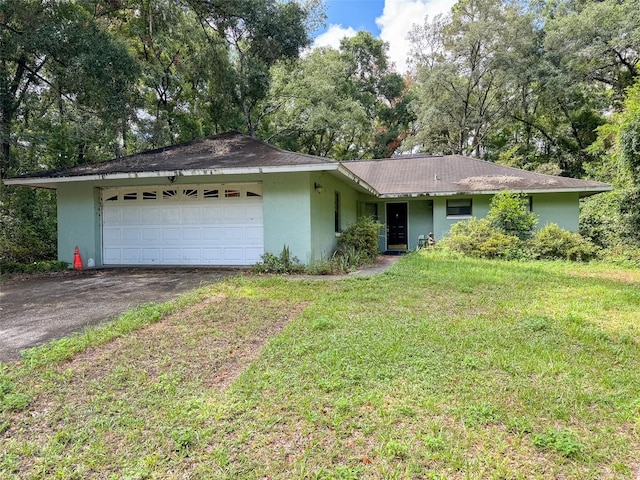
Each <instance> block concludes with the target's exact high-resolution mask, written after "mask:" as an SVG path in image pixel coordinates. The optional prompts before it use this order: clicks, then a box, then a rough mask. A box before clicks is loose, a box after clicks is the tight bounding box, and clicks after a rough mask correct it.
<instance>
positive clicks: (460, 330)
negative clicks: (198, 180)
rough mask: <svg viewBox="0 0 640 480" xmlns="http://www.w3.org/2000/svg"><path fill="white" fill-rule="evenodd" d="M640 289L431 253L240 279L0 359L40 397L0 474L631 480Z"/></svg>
mask: <svg viewBox="0 0 640 480" xmlns="http://www.w3.org/2000/svg"><path fill="white" fill-rule="evenodd" d="M623 273H624V272H623ZM635 278H636V276H635V274H627V273H624V274H621V273H619V272H618V271H616V270H613V269H610V270H607V269H605V268H604V267H603V266H602V265H595V266H594V267H593V269H591V267H589V266H580V267H579V268H578V269H577V268H576V266H575V265H573V264H568V263H563V262H557V263H526V262H521V263H518V262H512V263H510V262H498V261H483V260H472V259H454V258H447V257H444V256H442V255H440V254H438V253H430V252H423V253H420V254H412V255H409V256H407V257H405V258H403V259H402V260H401V261H400V262H399V263H397V264H396V265H395V266H394V267H393V268H392V269H390V270H389V271H387V272H386V273H385V274H382V275H379V276H376V277H371V278H353V279H347V280H342V281H339V282H329V281H322V282H308V281H302V280H287V279H283V278H234V279H230V280H227V281H225V282H223V283H220V284H217V285H214V286H211V287H207V288H205V289H202V290H199V291H198V292H196V293H193V294H191V296H190V297H184V298H183V299H181V300H180V301H179V303H177V304H174V305H173V306H166V307H163V308H167V310H166V311H162V312H159V313H157V317H156V316H155V315H156V313H153V312H155V311H156V310H153V309H152V310H151V311H150V312H149V313H148V316H149V317H150V318H152V319H155V320H158V321H157V323H153V324H151V322H146V323H145V322H144V321H140V322H139V323H136V322H132V325H131V326H130V327H126V328H125V327H120V328H116V327H115V326H112V327H107V330H106V331H104V332H102V331H96V332H94V333H92V334H91V335H93V337H92V339H91V340H89V339H84V340H83V339H79V338H75V337H74V338H75V340H74V339H73V338H72V340H69V341H68V342H69V344H63V345H61V346H58V347H55V346H48V347H43V349H42V350H38V351H34V352H31V353H29V354H27V355H26V356H25V361H24V363H23V364H21V365H5V366H0V395H1V396H2V399H3V401H4V399H5V398H7V396H10V395H18V394H22V395H25V396H26V397H27V398H28V402H27V404H26V405H18V408H3V409H2V413H0V451H2V452H3V453H2V457H0V477H2V478H125V477H126V478H219V479H223V478H224V479H232V478H233V479H236V478H256V479H257V478H266V477H269V478H282V479H285V478H286V479H289V478H317V479H320V478H327V479H328V478H331V479H335V478H406V479H409V478H433V479H435V478H439V479H444V478H496V479H497V478H576V479H577V478H580V479H601V478H623V479H624V478H628V479H635V478H636V477H637V475H638V468H639V465H638V460H637V458H638V453H639V451H640V434H639V433H638V432H639V431H640V428H639V427H640V402H639V401H638V398H640V376H639V375H638V373H637V372H638V371H640V355H639V354H640V348H639V340H640V332H639V331H638V328H639V325H638V306H639V305H640V297H638V288H637V287H638V284H637V282H636V280H635ZM142 316H143V317H145V318H146V317H147V314H143V315H142ZM133 323H136V325H133ZM141 327H142V328H141ZM109 328H111V330H108V329H109ZM109 332H110V333H109ZM75 342H78V343H75ZM263 346H264V348H263ZM63 347H64V348H63ZM57 349H60V351H62V353H60V351H59V350H57ZM11 401H13V400H11ZM18 403H20V402H18Z"/></svg>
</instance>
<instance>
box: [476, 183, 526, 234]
mask: <svg viewBox="0 0 640 480" xmlns="http://www.w3.org/2000/svg"><path fill="white" fill-rule="evenodd" d="M486 218H487V220H488V221H489V223H491V225H492V226H493V227H495V228H498V229H499V230H501V231H502V232H504V233H505V234H507V235H512V236H516V237H518V238H519V239H520V240H525V239H526V238H528V237H529V236H530V235H531V232H532V231H533V229H534V228H535V226H536V225H537V223H538V220H537V219H536V216H535V215H534V214H533V213H531V212H530V211H529V208H528V198H527V196H526V195H523V194H518V193H514V192H510V191H508V190H505V191H503V192H500V193H497V194H496V195H494V196H493V198H492V199H491V206H490V209H489V213H488V214H487V217H486Z"/></svg>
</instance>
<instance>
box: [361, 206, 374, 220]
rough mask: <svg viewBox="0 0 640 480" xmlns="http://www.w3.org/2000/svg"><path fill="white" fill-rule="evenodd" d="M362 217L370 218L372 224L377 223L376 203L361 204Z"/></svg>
mask: <svg viewBox="0 0 640 480" xmlns="http://www.w3.org/2000/svg"><path fill="white" fill-rule="evenodd" d="M362 216H363V217H366V218H370V219H371V220H373V221H374V222H377V221H378V204H377V203H363V204H362Z"/></svg>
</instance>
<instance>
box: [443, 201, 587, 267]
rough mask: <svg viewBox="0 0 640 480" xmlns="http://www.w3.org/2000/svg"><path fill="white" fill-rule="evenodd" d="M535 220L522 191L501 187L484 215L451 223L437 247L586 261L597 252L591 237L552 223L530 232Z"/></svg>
mask: <svg viewBox="0 0 640 480" xmlns="http://www.w3.org/2000/svg"><path fill="white" fill-rule="evenodd" d="M537 222H538V221H537V219H536V217H535V216H534V215H533V214H532V213H531V212H529V211H528V208H527V204H526V201H525V198H524V197H523V196H522V195H519V194H515V193H512V192H509V191H504V192H502V193H499V194H497V195H495V196H494V198H493V199H492V201H491V208H490V210H489V213H488V214H487V217H486V218H483V219H477V218H472V219H470V220H466V221H464V222H458V223H456V224H454V225H453V226H452V227H451V230H450V232H449V236H448V237H446V238H444V239H443V240H442V241H441V242H439V248H443V249H447V250H451V251H454V252H458V253H461V254H463V255H466V256H470V257H479V258H503V259H526V258H532V259H537V260H557V259H563V260H575V261H588V260H591V259H593V258H594V257H595V256H596V254H597V253H598V247H597V246H596V245H594V244H593V243H592V242H591V241H589V240H588V239H586V238H584V237H582V236H581V235H580V234H579V233H575V232H569V231H567V230H563V229H561V228H560V227H559V226H558V225H556V224H550V225H546V226H545V227H543V228H541V229H540V230H538V231H535V232H534V231H533V229H534V228H535V226H536V224H537Z"/></svg>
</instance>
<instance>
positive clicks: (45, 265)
mask: <svg viewBox="0 0 640 480" xmlns="http://www.w3.org/2000/svg"><path fill="white" fill-rule="evenodd" d="M67 268H69V264H68V263H67V262H59V261H57V260H45V261H41V262H32V263H4V264H3V263H0V274H11V273H44V272H59V271H62V270H66V269H67Z"/></svg>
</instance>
